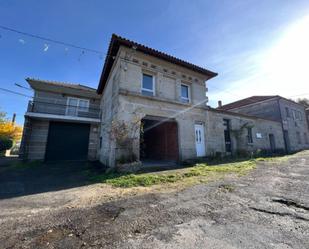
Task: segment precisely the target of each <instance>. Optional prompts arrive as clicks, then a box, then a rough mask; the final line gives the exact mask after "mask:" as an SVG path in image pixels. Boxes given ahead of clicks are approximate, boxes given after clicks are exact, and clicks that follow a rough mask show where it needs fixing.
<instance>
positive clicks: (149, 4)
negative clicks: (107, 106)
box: [0, 0, 309, 124]
mask: <svg viewBox="0 0 309 249" xmlns="http://www.w3.org/2000/svg"><path fill="white" fill-rule="evenodd" d="M308 17H309V1H308V0H304V1H301V0H298V1H297V0H293V1H290V0H267V1H266V0H259V1H257V0H254V1H253V0H246V1H245V0H244V1H239V0H233V1H230V0H226V1H224V0H220V1H206V0H201V1H181V0H179V1H169V0H165V1H99V0H92V1H86V0H84V1H82V0H74V1H73V0H71V1H69V0H62V1H58V0H54V1H45V0H41V1H34V0H27V1H19V0H0V25H3V26H8V27H11V28H14V29H17V30H21V31H24V32H29V33H34V34H37V35H41V36H45V37H50V38H52V39H57V40H61V41H65V42H68V43H73V44H76V45H79V46H84V47H89V48H93V49H96V50H101V51H103V52H106V50H107V46H108V42H109V40H110V37H111V34H112V33H116V34H119V35H122V36H124V37H127V38H129V39H132V40H135V41H138V42H140V43H143V44H146V45H148V46H150V47H153V48H156V49H158V50H162V51H164V52H166V53H169V54H171V55H174V56H176V57H179V58H182V59H185V60H187V61H190V62H192V63H194V64H197V65H200V66H203V67H206V68H208V69H210V70H213V71H215V72H218V73H219V76H218V77H216V78H215V79H212V80H211V81H209V85H208V86H209V93H208V96H209V98H210V104H211V105H212V106H215V105H216V102H217V100H219V99H222V100H223V102H224V103H227V102H230V101H234V100H237V99H240V98H243V97H246V96H249V95H256V94H281V95H283V96H286V97H294V96H299V97H309V94H307V95H305V93H309V87H308V84H309V83H308V82H309V78H308V75H307V73H305V71H306V70H307V68H306V65H308V58H309V56H308V55H309V52H308V45H307V44H309V28H308V27H309V25H308V24H309V18H308ZM45 44H46V45H47V46H48V49H47V51H44V48H45V46H46V45H45ZM103 62H104V58H100V56H98V55H97V54H92V53H88V52H86V53H85V54H81V50H76V49H73V48H68V50H67V51H66V47H65V46H60V45H56V44H53V43H49V42H44V41H41V40H37V39H33V38H29V37H27V36H23V35H19V34H14V33H11V32H8V31H5V30H2V29H0V86H1V87H3V88H7V89H10V90H13V91H18V92H21V93H24V94H27V95H31V94H32V92H31V91H28V90H26V89H21V88H18V87H16V86H15V85H14V83H19V84H23V85H27V83H26V82H25V80H24V79H25V78H26V77H34V78H41V79H46V80H57V81H65V82H72V83H75V82H77V83H82V84H86V85H89V86H92V87H97V84H98V80H99V77H100V73H101V70H102V67H103ZM306 62H307V64H306ZM307 71H308V70H307ZM300 95H301V96H300ZM28 101H29V99H27V98H25V97H22V96H18V95H13V94H9V93H4V92H2V91H0V108H1V110H3V111H6V112H7V113H8V116H9V117H10V116H11V115H12V113H13V112H16V113H17V122H18V123H20V124H22V123H23V114H24V112H25V110H26V106H27V102H28Z"/></svg>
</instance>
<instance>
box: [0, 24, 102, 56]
mask: <svg viewBox="0 0 309 249" xmlns="http://www.w3.org/2000/svg"><path fill="white" fill-rule="evenodd" d="M0 28H1V29H3V30H6V31H10V32H14V33H17V34H21V35H25V36H28V37H32V38H36V39H40V40H43V41H48V42H52V43H56V44H60V45H64V46H67V47H72V48H76V49H81V50H84V51H88V52H91V53H96V54H99V55H103V54H104V53H103V52H102V51H99V50H96V49H92V48H86V47H81V46H78V45H75V44H72V43H67V42H63V41H60V40H55V39H51V38H48V37H44V36H40V35H36V34H31V33H28V32H23V31H20V30H17V29H13V28H10V27H6V26H3V25H0Z"/></svg>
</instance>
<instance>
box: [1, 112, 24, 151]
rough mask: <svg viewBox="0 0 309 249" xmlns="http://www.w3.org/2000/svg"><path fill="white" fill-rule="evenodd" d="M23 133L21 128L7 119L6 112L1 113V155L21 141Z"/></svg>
mask: <svg viewBox="0 0 309 249" xmlns="http://www.w3.org/2000/svg"><path fill="white" fill-rule="evenodd" d="M22 131H23V129H22V127H21V126H19V125H16V124H15V123H13V122H11V121H9V120H8V119H7V118H6V113H5V112H0V154H1V152H3V151H5V150H7V149H10V148H11V147H12V146H13V144H14V142H16V141H19V140H20V139H21V136H22ZM2 154H3V153H2Z"/></svg>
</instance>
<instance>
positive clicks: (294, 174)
mask: <svg viewBox="0 0 309 249" xmlns="http://www.w3.org/2000/svg"><path fill="white" fill-rule="evenodd" d="M87 188H88V189H87ZM100 188H101V189H100ZM91 189H92V192H91V191H90V194H89V195H90V196H91V198H95V196H96V195H100V194H101V195H102V191H106V188H102V187H101V186H100V185H93V186H88V187H80V188H75V189H71V190H65V191H58V192H52V193H46V194H40V195H33V196H25V197H19V198H13V199H3V200H0V210H1V213H0V245H1V248H66V249H67V248H151V249H153V248H186V249H189V248H211V249H219V248H222V249H227V248H278V249H279V248H280V249H281V248H309V239H308V238H309V151H307V152H302V153H299V154H297V155H296V156H294V157H292V158H291V159H290V160H289V161H288V162H284V163H282V164H281V165H271V164H269V163H267V164H260V165H259V166H258V167H257V169H256V170H254V171H252V172H251V173H250V174H248V175H246V176H244V177H240V178H239V177H233V176H230V177H228V178H226V179H224V180H221V181H216V182H212V183H210V184H203V185H197V186H194V187H190V188H187V189H185V190H182V191H175V192H172V193H160V192H155V193H146V194H143V195H139V196H130V197H127V198H123V199H120V200H115V201H109V202H106V200H105V199H104V203H103V204H102V202H103V199H100V198H99V199H96V201H94V202H93V203H92V205H90V204H89V206H88V207H87V205H85V203H86V202H84V203H83V205H75V206H74V205H73V206H72V203H74V199H78V200H80V195H81V196H83V195H87V194H86V193H87V190H91ZM110 190H111V191H114V190H113V189H112V188H110ZM79 194H80V195H79ZM68 196H70V198H69V199H68ZM91 198H90V199H91ZM87 200H89V198H88V199H87ZM91 200H92V199H91ZM98 200H100V201H98ZM46 203H50V205H46ZM75 204H76V203H75Z"/></svg>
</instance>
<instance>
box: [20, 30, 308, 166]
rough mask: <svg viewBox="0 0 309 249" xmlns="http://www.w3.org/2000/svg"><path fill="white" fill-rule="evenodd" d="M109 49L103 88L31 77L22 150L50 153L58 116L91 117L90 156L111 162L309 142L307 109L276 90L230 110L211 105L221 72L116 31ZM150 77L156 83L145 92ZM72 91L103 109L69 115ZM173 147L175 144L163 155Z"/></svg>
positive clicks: (30, 154) (38, 155) (40, 155)
mask: <svg viewBox="0 0 309 249" xmlns="http://www.w3.org/2000/svg"><path fill="white" fill-rule="evenodd" d="M108 53H109V56H107V58H106V61H105V65H104V68H103V72H102V75H101V79H100V82H99V86H98V89H97V93H99V94H97V93H96V92H95V90H94V89H91V90H90V89H89V88H87V87H85V86H80V85H74V86H73V85H69V84H64V83H62V84H55V83H47V84H46V82H45V83H44V84H45V85H44V84H43V85H42V82H40V81H36V80H30V85H31V86H32V88H33V89H34V90H35V96H34V103H33V104H32V105H31V106H30V107H31V108H30V110H28V112H27V113H26V119H25V129H24V135H23V142H22V151H23V156H24V158H28V159H44V157H45V151H46V144H47V139H48V130H49V122H51V121H54V120H58V121H59V120H60V121H61V122H72V123H74V122H83V123H89V124H91V126H90V135H89V144H88V159H90V160H95V159H99V160H100V161H101V162H102V163H103V164H105V165H107V166H109V167H116V166H117V165H120V164H125V165H128V164H126V163H129V164H130V163H132V162H136V161H137V163H139V162H138V161H139V160H140V159H141V158H145V155H144V154H146V153H148V152H149V151H151V150H156V151H155V153H154V154H153V155H157V154H159V153H162V154H161V155H159V156H162V158H164V159H167V158H168V159H170V158H172V159H173V160H177V161H185V160H187V159H194V158H196V157H198V156H212V155H216V154H221V155H223V156H224V155H230V154H233V153H236V152H239V151H246V152H255V151H257V150H267V151H270V150H271V151H272V152H275V151H282V150H283V149H284V148H285V147H286V139H285V138H288V139H289V146H290V150H300V149H303V148H306V147H308V146H307V145H308V141H307V139H306V138H305V137H306V136H307V135H308V129H307V123H306V122H307V121H306V117H305V115H304V110H303V109H302V108H300V106H299V105H298V104H296V103H294V102H291V101H288V100H285V99H283V98H274V99H271V100H268V101H263V102H260V103H258V104H252V105H251V104H250V105H247V106H246V107H241V108H236V109H235V110H232V112H231V111H222V110H221V111H220V110H216V109H212V108H210V107H209V106H207V102H208V97H207V96H206V93H207V91H208V89H207V86H206V83H207V81H208V80H209V79H211V78H212V77H215V76H216V73H213V72H211V71H209V70H207V69H203V68H200V67H198V66H195V65H192V64H190V63H187V62H184V61H181V60H179V59H177V58H175V57H171V56H169V55H166V54H164V53H161V52H159V51H156V50H153V49H151V48H147V47H145V46H143V45H140V44H137V43H134V42H132V41H129V40H126V39H124V38H120V37H116V36H115V35H113V37H112V41H111V43H110V46H109V52H108ZM145 77H146V78H147V80H148V81H147V82H146V83H147V84H150V85H151V89H149V88H147V87H146V92H145V87H144V88H143V82H144V80H145ZM146 83H145V84H146ZM149 91H150V92H151V93H150V92H149ZM183 91H184V92H183ZM72 96H73V97H83V98H84V99H89V103H90V104H89V110H91V109H95V107H96V106H99V108H98V110H99V111H96V112H94V113H91V112H90V111H87V112H82V111H81V112H80V113H79V112H78V115H76V117H71V116H69V115H67V114H68V113H67V105H68V97H72ZM41 102H44V105H40V103H41ZM56 106H57V107H56ZM286 108H288V109H289V110H291V111H290V112H291V113H292V114H291V115H292V116H291V115H290V116H287V111H286ZM294 113H295V114H294ZM226 122H228V123H229V127H230V128H229V132H228V133H227V131H226V127H227V125H226ZM304 127H306V129H305V128H304ZM69 128H71V127H69ZM152 129H153V130H152ZM151 130H152V133H151ZM284 131H288V134H285V132H284ZM146 132H148V133H147V134H148V135H147V134H146ZM227 134H229V135H228V137H229V140H228V141H227ZM55 137H56V136H55ZM145 140H147V141H148V142H147V144H145V143H146V142H145ZM171 141H172V142H171ZM201 144H202V146H201ZM145 145H146V148H147V152H146V153H145V151H146V150H144V149H143V147H144V146H145ZM168 147H169V148H170V147H173V148H170V149H171V150H170V151H172V152H171V153H169V154H168V155H167V156H165V155H163V154H164V153H166V152H169V151H168V150H169V148H168ZM85 151H86V150H85V149H84V152H85ZM57 153H58V152H57ZM175 154H176V155H175ZM148 156H149V154H148ZM151 156H152V155H151ZM149 158H150V156H149V157H148V159H149Z"/></svg>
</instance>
